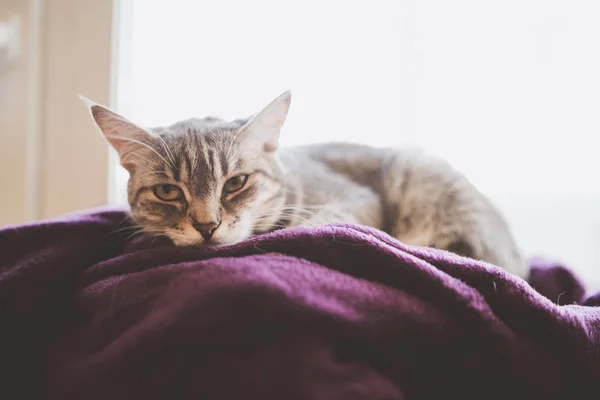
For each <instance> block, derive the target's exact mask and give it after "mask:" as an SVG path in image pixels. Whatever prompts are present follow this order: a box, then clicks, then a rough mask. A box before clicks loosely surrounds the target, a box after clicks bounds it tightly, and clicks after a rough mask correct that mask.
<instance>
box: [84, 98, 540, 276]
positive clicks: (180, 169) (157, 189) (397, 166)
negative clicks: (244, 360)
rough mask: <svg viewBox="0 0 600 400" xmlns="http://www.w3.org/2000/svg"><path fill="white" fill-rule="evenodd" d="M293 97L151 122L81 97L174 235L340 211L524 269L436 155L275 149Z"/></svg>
mask: <svg viewBox="0 0 600 400" xmlns="http://www.w3.org/2000/svg"><path fill="white" fill-rule="evenodd" d="M290 101H291V94H290V92H286V93H284V94H282V95H281V96H279V97H278V98H277V99H275V100H274V101H273V102H271V103H270V104H269V105H267V106H266V107H265V108H264V109H263V110H262V111H261V112H259V113H258V114H256V115H255V116H254V117H252V118H250V119H240V120H235V121H224V120H221V119H218V118H213V117H208V118H204V119H189V120H186V121H181V122H177V123H175V124H173V125H170V126H165V127H158V128H152V129H148V128H142V127H140V126H138V125H136V124H134V123H132V122H130V121H128V120H127V119H125V118H124V117H122V116H120V115H118V114H117V113H115V112H113V111H111V110H109V109H108V108H105V107H103V106H100V105H97V104H94V103H92V102H90V101H87V100H86V102H87V103H88V105H89V107H90V111H91V114H92V116H93V118H94V120H95V122H96V123H97V125H98V127H99V128H100V130H101V131H102V133H103V134H104V135H105V136H106V138H107V139H108V141H109V142H110V144H111V145H112V146H113V147H114V148H115V149H116V150H117V152H118V153H119V158H120V162H121V165H123V167H124V168H125V169H127V171H129V174H130V178H129V183H128V200H129V203H130V206H131V211H132V214H133V217H134V219H135V220H136V222H137V223H138V224H139V226H140V228H141V229H142V230H143V231H145V232H148V233H150V234H155V235H163V236H167V237H169V238H170V239H171V240H172V241H173V242H174V243H175V244H176V245H180V246H188V245H200V244H228V243H235V242H238V241H241V240H243V239H245V238H247V237H249V236H250V235H253V234H257V233H262V232H268V231H272V230H274V229H277V228H281V227H290V226H297V225H303V224H309V225H312V224H325V223H330V222H349V223H357V224H363V225H369V226H372V227H375V228H378V229H381V230H383V231H385V232H387V233H389V234H390V235H392V236H394V237H396V238H398V239H399V240H400V241H402V242H405V243H407V244H413V245H421V246H430V247H436V248H439V249H445V250H449V251H452V252H455V253H457V254H461V255H464V256H468V257H471V258H476V259H481V260H484V261H488V262H490V263H493V264H496V265H498V266H500V267H503V268H505V269H506V270H507V271H509V272H512V273H514V274H517V275H519V276H522V277H524V276H525V275H526V274H527V272H528V270H527V267H526V264H525V262H524V261H523V259H522V258H521V256H520V254H519V251H518V250H517V248H516V246H515V243H514V240H513V238H512V236H511V233H510V231H509V229H508V227H507V225H506V223H505V222H504V220H503V218H502V217H501V215H500V214H499V212H498V211H497V210H496V209H495V208H494V206H493V205H492V204H491V203H490V202H489V201H488V200H487V199H486V198H485V197H484V196H483V195H482V194H481V193H479V192H478V191H477V190H476V189H475V188H474V187H473V186H472V185H471V184H470V183H469V181H468V180H467V179H466V178H465V177H464V176H463V175H461V174H460V173H458V172H457V171H455V170H454V169H453V168H452V167H451V166H450V165H448V164H447V163H445V162H444V161H441V160H438V159H435V158H432V157H429V156H427V155H425V154H423V153H420V152H416V151H414V150H402V149H400V150H399V149H391V148H373V147H369V146H363V145H358V144H349V143H328V144H316V145H309V146H300V147H292V148H286V149H280V148H279V146H278V140H279V134H280V130H281V127H282V125H283V123H284V121H285V119H286V116H287V113H288V108H289V105H290Z"/></svg>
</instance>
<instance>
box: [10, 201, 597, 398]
mask: <svg viewBox="0 0 600 400" xmlns="http://www.w3.org/2000/svg"><path fill="white" fill-rule="evenodd" d="M132 232H133V231H132V230H131V222H130V221H129V218H128V217H127V214H126V213H125V212H123V211H120V210H108V209H99V210H89V211H87V212H84V213H81V214H76V215H70V216H65V217H63V218H60V219H54V220H50V221H44V222H41V223H36V224H30V225H24V226H16V227H8V228H5V229H3V230H1V231H0V398H5V399H19V398H24V399H87V400H93V399H324V400H325V399H327V400H334V399H344V400H348V399H370V400H378V399H450V398H452V399H528V400H531V399H598V398H600V307H597V306H598V305H600V296H598V295H593V294H588V293H586V291H585V288H584V286H583V285H582V284H581V283H580V282H579V281H578V280H577V278H576V277H575V276H574V275H573V274H572V273H571V272H570V271H569V270H568V269H567V268H565V267H563V266H561V265H557V264H553V263H551V262H547V261H544V260H535V261H533V262H532V271H531V275H530V277H529V279H528V281H527V282H526V281H524V280H521V279H519V278H516V277H514V276H512V275H509V274H507V273H506V272H504V271H503V270H502V269H500V268H498V267H496V266H492V265H489V264H485V263H483V262H479V261H475V260H470V259H466V258H461V257H458V256H455V255H453V254H450V253H447V252H443V251H439V250H434V249H428V248H420V247H412V246H407V245H405V244H402V243H400V242H398V241H397V240H395V239H393V238H391V237H389V236H388V235H386V234H384V233H382V232H380V231H377V230H374V229H370V228H367V227H363V226H357V225H344V224H334V225H327V226H322V227H313V228H293V229H284V230H280V231H276V232H273V233H270V234H266V235H261V236H256V237H253V238H250V239H248V240H246V241H244V242H243V243H239V244H236V245H233V246H227V247H219V248H178V247H175V246H173V245H171V244H170V243H168V242H164V241H160V240H154V239H147V238H137V239H136V238H132V237H131V236H132ZM599 267H600V266H599Z"/></svg>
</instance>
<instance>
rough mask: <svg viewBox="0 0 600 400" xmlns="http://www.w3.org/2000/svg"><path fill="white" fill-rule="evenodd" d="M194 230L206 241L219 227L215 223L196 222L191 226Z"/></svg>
mask: <svg viewBox="0 0 600 400" xmlns="http://www.w3.org/2000/svg"><path fill="white" fill-rule="evenodd" d="M192 226H193V227H194V229H195V230H197V231H198V232H200V234H201V235H202V237H203V238H204V240H208V239H210V238H211V237H212V235H213V233H215V231H216V230H217V228H218V227H219V223H218V222H215V221H210V222H196V223H194V224H193V225H192Z"/></svg>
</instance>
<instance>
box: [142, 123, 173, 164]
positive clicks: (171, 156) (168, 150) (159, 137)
mask: <svg viewBox="0 0 600 400" xmlns="http://www.w3.org/2000/svg"><path fill="white" fill-rule="evenodd" d="M148 132H150V133H151V134H152V135H154V136H156V137H157V138H158V139H159V140H160V141H161V142H162V145H163V147H164V149H165V151H166V152H167V154H168V155H169V158H170V159H171V161H172V164H171V167H173V168H175V164H176V161H175V156H174V155H173V152H172V151H171V149H170V148H169V145H168V144H167V142H165V140H164V139H163V138H162V136H160V135H159V134H158V133H156V132H155V131H153V130H152V129H148Z"/></svg>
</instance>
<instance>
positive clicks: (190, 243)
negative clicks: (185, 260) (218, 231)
mask: <svg viewBox="0 0 600 400" xmlns="http://www.w3.org/2000/svg"><path fill="white" fill-rule="evenodd" d="M170 239H171V241H172V242H173V244H174V245H175V246H177V247H218V246H229V245H233V244H236V243H239V242H241V241H243V240H245V239H247V237H244V238H241V239H239V240H222V239H217V240H208V241H207V240H197V239H182V238H177V239H174V238H170Z"/></svg>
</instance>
